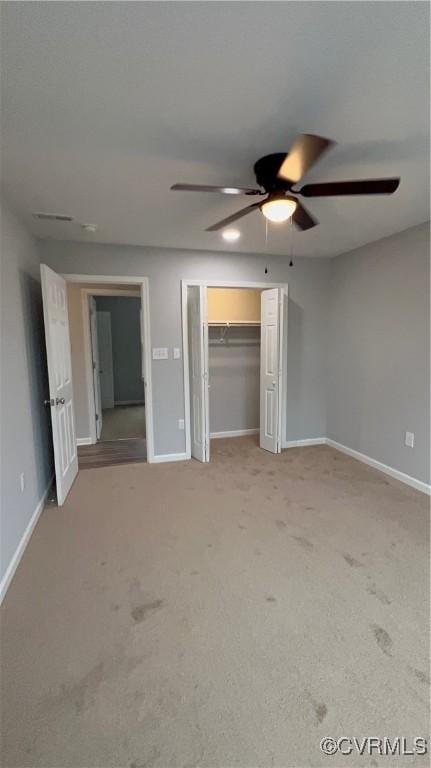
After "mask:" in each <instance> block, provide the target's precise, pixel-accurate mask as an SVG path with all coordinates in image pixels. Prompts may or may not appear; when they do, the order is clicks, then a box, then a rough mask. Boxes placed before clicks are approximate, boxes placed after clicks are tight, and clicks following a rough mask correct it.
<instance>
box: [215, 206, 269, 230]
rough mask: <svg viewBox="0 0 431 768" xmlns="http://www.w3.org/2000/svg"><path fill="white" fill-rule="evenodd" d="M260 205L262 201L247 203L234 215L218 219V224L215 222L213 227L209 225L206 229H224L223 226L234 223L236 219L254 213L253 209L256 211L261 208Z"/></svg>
mask: <svg viewBox="0 0 431 768" xmlns="http://www.w3.org/2000/svg"><path fill="white" fill-rule="evenodd" d="M259 206H260V203H252V205H247V207H246V208H241V210H240V211H237V212H236V213H233V214H232V216H227V217H226V219H222V220H221V221H218V222H217V224H213V225H212V227H208V228H207V229H206V230H205V231H206V232H217V230H218V229H223V227H226V226H227V225H228V224H232V223H233V222H234V221H237V220H238V219H242V217H243V216H247V214H248V213H252V211H255V210H256V209H257V208H259Z"/></svg>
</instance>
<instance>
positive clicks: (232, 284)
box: [181, 280, 289, 459]
mask: <svg viewBox="0 0 431 768" xmlns="http://www.w3.org/2000/svg"><path fill="white" fill-rule="evenodd" d="M192 285H198V286H204V287H205V288H258V289H259V290H265V288H281V289H282V291H283V295H284V297H285V300H286V301H287V299H288V297H289V285H288V283H268V282H261V283H260V282H257V283H254V282H247V281H245V280H244V281H243V280H234V281H232V280H181V318H182V338H183V374H184V426H185V432H186V458H187V459H190V458H191V435H190V375H189V346H188V318H187V290H188V288H189V286H192ZM283 322H284V323H287V322H288V319H287V312H285V313H283ZM286 347H287V333H286ZM281 392H282V395H281V396H282V404H281V405H282V407H281V429H282V433H281V446H282V448H283V446H284V445H285V443H286V441H287V437H286V433H287V424H286V410H287V403H286V394H287V350H286V354H285V355H284V356H283V372H282V377H281Z"/></svg>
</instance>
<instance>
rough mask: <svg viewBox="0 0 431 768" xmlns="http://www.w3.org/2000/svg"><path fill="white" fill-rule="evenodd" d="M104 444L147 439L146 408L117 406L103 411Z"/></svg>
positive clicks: (142, 406) (102, 436)
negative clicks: (111, 441)
mask: <svg viewBox="0 0 431 768" xmlns="http://www.w3.org/2000/svg"><path fill="white" fill-rule="evenodd" d="M102 416H103V424H102V434H101V437H100V439H101V440H102V442H105V441H107V440H127V439H128V438H139V437H145V406H144V405H117V406H115V408H107V409H105V410H104V411H103V414H102Z"/></svg>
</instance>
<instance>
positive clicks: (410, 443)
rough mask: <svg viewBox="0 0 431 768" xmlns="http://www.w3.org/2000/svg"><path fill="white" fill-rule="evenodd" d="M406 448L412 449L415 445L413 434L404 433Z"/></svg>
mask: <svg viewBox="0 0 431 768" xmlns="http://www.w3.org/2000/svg"><path fill="white" fill-rule="evenodd" d="M404 442H405V444H406V446H407V448H414V445H415V435H414V432H406V436H405V440H404Z"/></svg>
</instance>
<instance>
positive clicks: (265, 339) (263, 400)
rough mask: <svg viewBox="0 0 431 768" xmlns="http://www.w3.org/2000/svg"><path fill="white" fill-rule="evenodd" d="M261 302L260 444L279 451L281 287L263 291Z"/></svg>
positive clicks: (281, 352) (269, 449) (282, 326)
mask: <svg viewBox="0 0 431 768" xmlns="http://www.w3.org/2000/svg"><path fill="white" fill-rule="evenodd" d="M260 301H261V331H260V333H261V336H260V447H261V448H265V450H267V451H271V452H272V453H280V451H281V431H282V430H281V417H282V408H281V396H282V371H283V347H284V344H283V328H284V323H283V293H282V290H281V288H271V289H270V290H266V291H262V293H261V298H260Z"/></svg>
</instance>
